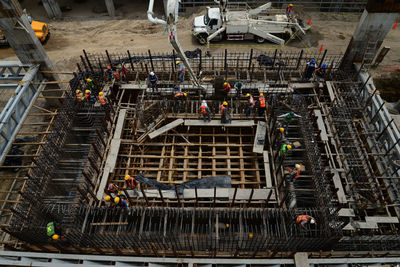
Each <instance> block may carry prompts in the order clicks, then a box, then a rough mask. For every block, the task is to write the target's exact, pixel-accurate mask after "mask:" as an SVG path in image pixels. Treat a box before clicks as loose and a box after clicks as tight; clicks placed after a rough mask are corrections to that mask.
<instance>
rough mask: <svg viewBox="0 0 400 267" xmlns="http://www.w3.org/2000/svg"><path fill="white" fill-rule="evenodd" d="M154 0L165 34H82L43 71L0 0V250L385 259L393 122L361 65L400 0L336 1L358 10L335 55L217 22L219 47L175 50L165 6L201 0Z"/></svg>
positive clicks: (391, 206) (267, 262)
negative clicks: (95, 42)
mask: <svg viewBox="0 0 400 267" xmlns="http://www.w3.org/2000/svg"><path fill="white" fill-rule="evenodd" d="M42 2H43V7H44V8H45V9H46V12H47V14H48V16H49V17H55V18H57V17H60V16H62V14H61V13H60V12H61V11H60V12H58V9H59V7H58V8H55V7H57V6H58V4H57V1H56V0H46V1H44V0H43V1H42ZM71 2H72V1H71ZM105 2H106V6H107V10H108V14H109V15H110V16H115V10H114V7H113V4H112V3H113V1H112V0H111V1H108V0H107V1H105ZM164 2H165V3H164V9H162V11H161V15H162V13H164V16H161V15H159V17H160V18H156V16H155V15H154V13H153V4H154V1H153V0H150V3H147V2H146V8H147V5H149V6H148V11H147V16H148V20H149V21H148V24H149V25H152V23H156V24H162V25H163V27H165V28H166V31H164V32H163V35H162V38H164V39H163V40H164V41H163V42H164V43H163V46H165V48H166V50H160V51H158V50H154V49H153V48H152V46H151V45H150V44H149V45H148V46H147V47H146V44H143V45H144V47H145V48H144V49H143V50H142V51H141V52H136V51H135V47H132V49H131V47H130V46H129V45H127V46H124V47H120V49H119V50H114V51H111V50H109V49H108V48H107V47H104V48H103V49H102V51H104V52H98V51H94V52H92V51H91V49H90V43H89V42H88V43H87V46H86V47H82V48H81V53H80V55H79V56H76V57H74V62H73V64H72V65H73V67H72V68H73V69H70V68H69V69H60V68H57V69H56V68H55V67H54V65H53V63H52V59H50V58H49V56H48V55H47V53H46V50H47V49H46V45H42V44H41V40H39V39H40V38H39V39H38V38H37V34H35V32H34V31H33V30H32V29H31V27H30V26H29V24H32V23H30V22H29V21H28V16H27V14H26V12H25V11H24V10H23V9H22V7H21V5H20V3H18V1H16V0H0V30H1V31H2V32H3V34H4V36H5V37H6V38H7V41H8V44H9V46H10V48H6V49H4V50H1V51H0V52H1V53H3V52H7V53H8V51H11V50H12V51H13V53H15V56H16V57H17V58H18V59H15V60H14V58H12V60H10V59H9V58H7V57H3V58H7V60H3V58H2V57H0V59H1V60H2V61H0V94H2V97H1V102H0V103H1V106H0V110H1V115H0V118H1V119H0V163H1V164H2V165H1V170H0V181H1V182H0V183H1V188H0V205H1V208H0V214H1V215H0V228H1V231H0V244H1V245H2V248H3V249H2V250H1V251H0V266H14V265H15V266H75V265H85V266H203V267H205V266H210V267H211V266H284V265H290V266H311V265H313V266H336V265H337V266H369V265H374V266H376V265H382V266H383V265H385V266H395V265H396V264H398V263H400V224H399V223H400V221H399V218H400V184H399V179H400V132H399V130H398V127H397V122H396V119H395V116H393V115H392V114H391V113H390V112H389V109H392V106H390V108H389V106H388V105H387V102H391V101H390V99H385V100H383V99H382V97H381V96H380V91H381V90H384V88H379V90H378V89H377V88H376V87H375V84H374V78H373V75H372V74H371V71H373V70H374V69H376V68H377V66H378V65H379V64H380V63H381V62H382V61H383V60H384V58H385V55H386V53H388V51H389V50H390V48H389V47H388V46H383V45H382V44H383V42H384V40H385V37H386V36H387V34H388V33H389V31H390V30H393V29H396V27H397V23H398V19H399V12H400V3H399V2H398V1H392V0H385V1H375V0H368V2H366V3H362V2H357V3H353V5H352V6H351V7H350V6H345V7H346V8H348V9H346V10H340V11H338V12H350V11H352V12H362V15H361V16H360V17H359V18H358V17H357V19H359V22H358V23H355V25H356V27H355V29H354V34H352V36H351V39H350V40H349V41H346V43H345V44H343V53H339V52H337V51H336V50H335V51H334V52H332V53H331V52H330V51H329V49H324V48H323V46H322V45H321V47H320V49H307V48H298V49H291V50H283V49H280V48H279V46H276V47H274V48H273V49H268V50H263V48H262V47H261V48H253V47H250V48H247V47H246V48H243V47H242V48H240V49H235V47H231V46H229V45H228V46H226V47H224V45H225V44H226V43H227V42H235V41H232V40H236V39H232V38H233V37H232V36H233V35H229V33H228V30H227V28H226V27H225V26H224V24H222V26H221V28H220V29H221V30H218V31H217V32H216V34H217V33H220V32H222V31H224V30H225V31H226V33H227V34H228V35H227V37H228V38H227V39H228V41H223V42H222V45H219V46H218V48H217V49H214V50H213V49H209V47H210V45H211V47H212V44H213V43H211V44H209V45H208V46H207V45H205V46H200V45H198V47H199V49H197V50H193V51H187V52H185V53H184V52H183V50H182V49H186V48H185V47H183V48H182V47H181V45H180V43H179V42H178V36H179V30H178V31H177V28H176V22H177V21H178V15H177V14H178V11H181V12H183V11H182V10H184V9H185V7H186V8H190V7H193V6H195V5H196V6H197V4H198V6H204V5H206V4H207V5H212V3H205V2H204V3H203V2H198V3H195V2H190V3H188V2H186V3H185V1H182V3H181V5H180V6H179V3H178V1H175V0H169V1H164ZM223 2H224V1H221V3H220V9H221V11H220V12H221V20H222V23H224V21H223V19H224V12H228V11H226V10H225V9H227V8H229V5H228V7H226V6H223ZM110 3H111V4H110ZM156 3H158V2H156ZM21 4H24V2H23V3H21ZM214 4H215V3H214ZM260 4H265V2H264V3H260ZM276 4H277V3H275V2H272V6H274V5H276ZM278 4H279V5H282V4H283V5H284V7H286V5H287V4H288V3H278ZM294 4H295V5H296V3H294ZM303 5H304V6H305V7H307V3H303ZM215 6H217V5H215ZM310 6H311V7H313V8H314V7H315V5H311V4H310ZM310 6H308V7H310ZM204 7H205V6H204ZM279 7H280V6H279ZM284 7H282V8H284ZM320 7H322V5H320ZM345 7H341V8H345ZM268 8H270V6H267V5H264V6H260V8H259V9H258V10H257V9H252V10H256V11H252V10H251V11H249V13H250V14H251V12H253V13H252V14H256V12H261V11H260V10H261V9H262V12H265V10H267V9H268ZM324 8H327V6H324ZM364 8H365V9H364ZM331 9H332V10H335V11H337V9H335V8H334V7H332V5H329V10H328V9H326V10H319V11H321V12H333V11H332V10H331ZM305 10H307V8H305ZM349 10H350V11H349ZM28 11H29V10H28ZM274 12H276V11H274ZM282 12H283V14H285V11H284V10H283V11H282ZM287 12H288V11H287V10H286V15H287V16H288V17H289V14H288V13H287ZM289 13H290V10H289ZM360 14H361V13H360ZM286 15H285V16H286ZM289 18H290V17H289ZM310 21H311V19H310ZM66 23H67V22H66ZM278 23H282V22H278ZM288 23H292V25H294V23H298V22H297V20H296V21H295V22H293V20H290V19H289V22H288ZM231 24H232V22H231ZM299 24H301V25H302V22H301V21H299ZM394 25H395V26H394ZM32 27H33V24H32ZM257 27H260V26H257ZM302 27H303V26H302ZM311 27H312V25H311ZM298 28H299V29H300V26H298ZM303 28H305V27H303ZM303 28H301V29H300V30H297V31H296V34H297V33H298V32H299V31H302V29H303ZM178 29H179V28H178ZM258 29H259V28H258ZM258 32H259V30H258ZM251 33H253V34H254V35H255V38H260V37H257V36H256V33H257V31H256V30H253V31H251ZM189 34H190V33H189ZM216 34H210V35H209V36H208V37H207V36H206V37H204V38H205V39H204V41H207V42H208V43H209V42H210V40H212V38H214V37H215V36H216ZM235 34H237V33H235ZM304 34H305V35H306V34H307V33H306V32H304ZM396 34H397V35H396V38H397V42H398V41H400V35H399V34H398V31H397V33H396ZM276 36H278V35H274V36H270V35H268V34H265V36H264V37H263V38H264V39H265V40H266V41H271V42H273V41H274V40H278V39H280V38H281V37H279V38H278V37H276ZM279 36H280V35H279ZM236 37H237V35H235V38H236ZM149 38H152V37H149ZM207 38H208V39H207ZM229 38H231V39H229ZM304 38H305V37H304ZM47 40H48V38H46V42H47ZM258 40H259V39H258ZM168 41H169V43H168ZM48 42H49V45H51V42H52V39H51V38H50V39H49V40H48ZM257 42H258V41H257ZM277 42H280V40H278V41H277ZM42 43H43V42H42ZM257 45H258V44H254V46H257ZM50 47H51V46H50ZM192 48H193V47H190V49H192ZM318 48H319V47H318ZM117 51H118V52H117ZM64 53H67V52H66V51H65V52H64ZM389 53H392V51H390V52H389ZM313 62H314V63H313ZM383 62H385V61H383ZM310 64H315V69H316V70H321V68H323V70H324V72H323V75H320V74H318V73H317V71H315V72H310V71H309V68H310ZM57 65H59V62H57ZM182 69H184V70H185V71H182ZM182 73H183V75H182ZM154 74H156V77H157V81H156V83H152V82H149V81H150V79H151V77H152V75H153V76H155V75H154ZM238 82H240V83H241V84H243V86H242V85H240V86H239V87H238V86H237V84H238ZM227 84H229V85H231V87H229V90H227V89H226V88H227ZM234 85H235V86H234ZM3 92H4V93H3ZM250 99H251V101H250ZM207 116H209V117H208V118H207ZM130 177H131V178H132V181H134V185H130V184H129V182H128V180H127V179H128V178H130ZM111 185H112V186H111ZM111 187H113V188H117V191H118V192H116V191H114V189H110V188H111ZM107 197H108V198H107ZM110 198H111V201H110V200H109V199H110ZM117 199H118V200H117ZM114 200H115V204H114ZM119 201H121V202H119ZM122 201H125V202H124V203H125V204H124V205H122V204H121V203H122ZM306 217H307V218H308V219H307V218H306ZM310 219H311V222H310ZM303 220H304V222H303ZM50 224H51V227H53V228H54V227H55V229H52V230H51V231H52V233H51V234H50V235H49V225H50ZM54 235H57V238H54Z"/></svg>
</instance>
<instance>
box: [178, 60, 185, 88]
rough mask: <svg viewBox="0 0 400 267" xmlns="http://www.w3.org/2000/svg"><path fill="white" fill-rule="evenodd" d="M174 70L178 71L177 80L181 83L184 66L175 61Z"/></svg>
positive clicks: (183, 76) (183, 79)
mask: <svg viewBox="0 0 400 267" xmlns="http://www.w3.org/2000/svg"><path fill="white" fill-rule="evenodd" d="M176 72H177V73H178V80H179V81H180V82H181V83H183V81H185V67H184V66H183V64H182V63H181V62H179V61H176Z"/></svg>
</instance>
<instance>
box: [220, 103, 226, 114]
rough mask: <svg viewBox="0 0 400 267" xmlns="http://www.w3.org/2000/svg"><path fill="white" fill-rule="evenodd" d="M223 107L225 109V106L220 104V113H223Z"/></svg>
mask: <svg viewBox="0 0 400 267" xmlns="http://www.w3.org/2000/svg"><path fill="white" fill-rule="evenodd" d="M225 109H226V107H225V106H224V105H221V115H222V114H224V110H225Z"/></svg>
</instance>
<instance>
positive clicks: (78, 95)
mask: <svg viewBox="0 0 400 267" xmlns="http://www.w3.org/2000/svg"><path fill="white" fill-rule="evenodd" d="M75 93H76V101H77V102H82V100H83V99H85V98H84V97H83V96H82V92H81V90H76V91H75Z"/></svg>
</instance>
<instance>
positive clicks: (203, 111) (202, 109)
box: [200, 100, 211, 122]
mask: <svg viewBox="0 0 400 267" xmlns="http://www.w3.org/2000/svg"><path fill="white" fill-rule="evenodd" d="M200 112H201V114H203V120H204V122H206V121H211V116H210V113H211V112H210V109H209V108H208V105H207V102H206V101H205V100H203V101H202V102H201V106H200Z"/></svg>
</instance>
